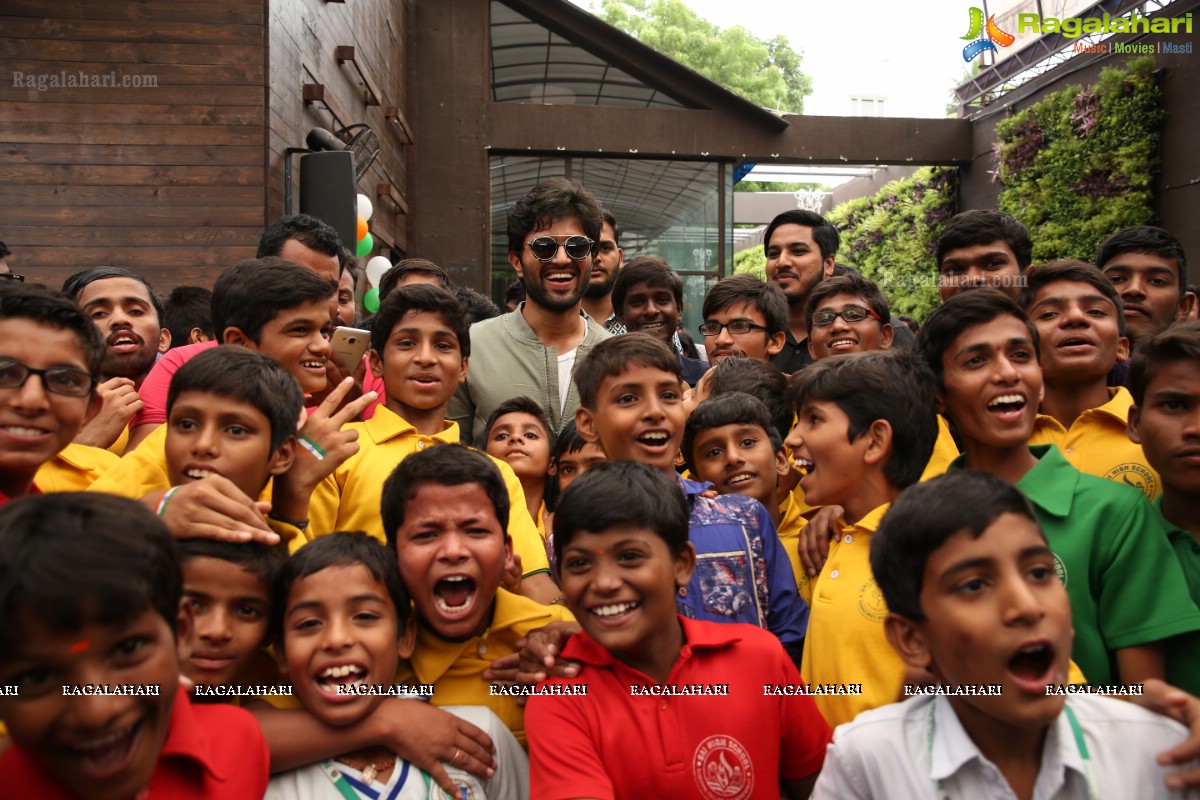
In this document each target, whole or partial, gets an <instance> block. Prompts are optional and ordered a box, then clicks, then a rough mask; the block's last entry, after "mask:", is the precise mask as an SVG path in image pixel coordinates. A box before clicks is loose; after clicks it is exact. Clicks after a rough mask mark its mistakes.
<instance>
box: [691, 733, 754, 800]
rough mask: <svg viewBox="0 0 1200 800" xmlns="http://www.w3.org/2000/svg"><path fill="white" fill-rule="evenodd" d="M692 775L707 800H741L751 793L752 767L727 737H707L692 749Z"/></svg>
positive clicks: (738, 744) (739, 747) (743, 751)
mask: <svg viewBox="0 0 1200 800" xmlns="http://www.w3.org/2000/svg"><path fill="white" fill-rule="evenodd" d="M692 775H693V776H694V777H695V779H696V786H697V787H698V788H699V789H700V794H701V795H703V796H704V797H705V798H707V799H708V800H744V798H747V797H749V796H750V794H751V793H752V792H753V791H754V763H753V762H752V761H751V760H750V755H749V753H747V752H746V748H745V747H743V746H742V743H741V742H739V741H738V740H737V739H734V738H733V737H731V736H720V735H717V736H709V737H708V738H707V739H705V740H704V741H702V742H700V744H699V745H698V746H697V747H696V754H695V756H693V757H692Z"/></svg>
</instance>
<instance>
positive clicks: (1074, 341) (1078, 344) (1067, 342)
mask: <svg viewBox="0 0 1200 800" xmlns="http://www.w3.org/2000/svg"><path fill="white" fill-rule="evenodd" d="M1092 346H1093V345H1092V343H1091V342H1090V341H1088V340H1087V339H1085V338H1083V337H1082V336H1072V337H1071V338H1070V339H1064V340H1063V341H1061V342H1059V344H1058V349H1060V350H1074V349H1079V348H1084V347H1092Z"/></svg>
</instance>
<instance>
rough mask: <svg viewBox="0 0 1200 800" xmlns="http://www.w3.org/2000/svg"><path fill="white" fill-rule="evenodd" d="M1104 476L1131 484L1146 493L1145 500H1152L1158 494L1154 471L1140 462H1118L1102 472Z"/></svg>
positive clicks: (1127, 484) (1106, 478) (1107, 478)
mask: <svg viewBox="0 0 1200 800" xmlns="http://www.w3.org/2000/svg"><path fill="white" fill-rule="evenodd" d="M1104 478H1105V480H1110V481H1116V482H1117V483H1123V484H1125V485H1126V486H1132V487H1133V488H1135V489H1137V490H1138V491H1139V492H1141V493H1142V494H1144V495H1146V499H1147V500H1153V499H1154V497H1155V495H1157V494H1158V481H1157V480H1155V479H1154V473H1153V472H1151V471H1150V470H1148V469H1146V468H1145V467H1144V466H1142V465H1141V464H1134V463H1128V464H1118V465H1117V466H1115V467H1113V468H1112V469H1110V470H1109V471H1108V472H1106V473H1104Z"/></svg>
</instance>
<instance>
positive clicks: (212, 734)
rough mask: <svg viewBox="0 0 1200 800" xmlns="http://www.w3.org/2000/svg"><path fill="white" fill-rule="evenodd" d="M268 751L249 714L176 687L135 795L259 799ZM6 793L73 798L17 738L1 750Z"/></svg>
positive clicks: (142, 798) (146, 799)
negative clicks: (167, 724) (167, 723)
mask: <svg viewBox="0 0 1200 800" xmlns="http://www.w3.org/2000/svg"><path fill="white" fill-rule="evenodd" d="M269 765H270V753H269V752H268V750H267V741H266V739H264V738H263V735H262V730H261V729H259V727H258V722H257V721H256V720H255V719H254V716H253V715H252V714H251V713H250V712H249V711H246V710H244V709H241V708H235V707H234V706H226V705H211V706H193V705H192V703H191V700H190V699H189V698H188V696H187V693H186V692H184V691H183V690H182V689H180V690H179V691H178V692H177V693H176V695H175V703H174V705H173V706H172V708H171V730H170V731H169V732H168V733H167V740H166V741H165V742H164V743H163V749H162V752H161V753H159V756H158V764H157V765H155V767H154V773H153V774H152V775H151V776H150V782H149V783H148V784H147V785H146V788H145V789H144V790H143V791H142V792H140V793H139V794H138V800H158V799H159V798H161V800H207V798H213V800H243V799H244V800H262V797H263V795H264V794H265V793H266V791H267V779H268V777H269V776H268V772H269ZM0 787H3V794H4V795H5V796H6V797H10V796H11V797H30V798H38V799H39V800H60V799H61V800H74V797H73V795H71V794H70V793H69V792H67V790H66V789H64V788H63V787H62V786H61V785H60V784H59V783H57V782H56V781H55V780H54V779H53V777H52V776H50V775H48V774H47V773H45V772H43V771H42V769H41V767H40V766H39V765H38V763H37V762H36V761H34V759H33V758H32V756H30V755H29V753H28V752H26V751H25V750H24V749H22V748H21V747H20V746H19V745H17V744H16V743H13V744H12V745H11V746H10V747H9V748H8V750H6V751H5V753H4V755H3V756H0Z"/></svg>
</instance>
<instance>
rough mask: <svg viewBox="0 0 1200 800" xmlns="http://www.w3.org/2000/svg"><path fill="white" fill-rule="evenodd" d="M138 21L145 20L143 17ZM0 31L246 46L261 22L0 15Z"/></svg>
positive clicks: (19, 35)
mask: <svg viewBox="0 0 1200 800" xmlns="http://www.w3.org/2000/svg"><path fill="white" fill-rule="evenodd" d="M5 10H6V11H7V9H5ZM214 18H215V21H214ZM139 21H140V22H143V23H144V22H146V20H145V19H141V20H139ZM0 30H3V31H4V35H5V36H7V37H11V38H14V39H61V40H64V41H73V42H152V43H155V44H218V45H230V44H233V45H250V46H258V45H261V44H262V26H261V25H231V24H228V22H226V21H225V20H222V19H221V18H220V17H219V16H217V15H215V14H211V12H210V17H209V20H208V21H191V22H167V21H163V20H156V21H155V23H154V25H145V24H142V25H137V24H135V25H130V24H129V22H128V21H111V22H110V21H107V20H97V19H61V18H51V17H42V18H41V19H38V18H35V17H10V16H0Z"/></svg>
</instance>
